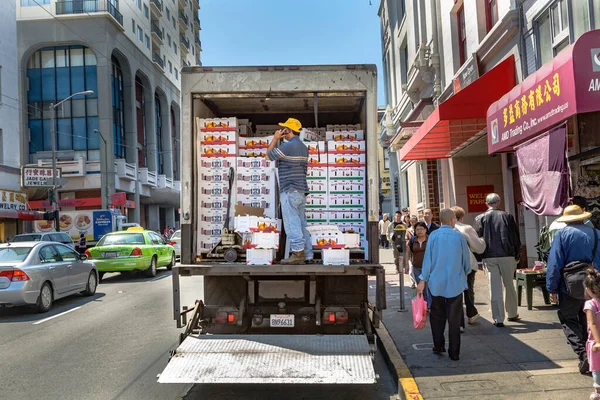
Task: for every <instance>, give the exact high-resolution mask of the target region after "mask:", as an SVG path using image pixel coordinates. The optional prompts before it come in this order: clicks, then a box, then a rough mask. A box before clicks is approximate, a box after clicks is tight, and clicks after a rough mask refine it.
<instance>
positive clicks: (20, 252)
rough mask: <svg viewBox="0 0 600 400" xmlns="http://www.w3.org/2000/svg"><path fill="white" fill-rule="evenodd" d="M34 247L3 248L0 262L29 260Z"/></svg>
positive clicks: (0, 250)
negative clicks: (28, 256) (28, 257)
mask: <svg viewBox="0 0 600 400" xmlns="http://www.w3.org/2000/svg"><path fill="white" fill-rule="evenodd" d="M31 249H32V247H2V248H0V262H3V263H4V262H22V261H24V260H25V259H26V258H27V255H28V254H29V252H30V251H31Z"/></svg>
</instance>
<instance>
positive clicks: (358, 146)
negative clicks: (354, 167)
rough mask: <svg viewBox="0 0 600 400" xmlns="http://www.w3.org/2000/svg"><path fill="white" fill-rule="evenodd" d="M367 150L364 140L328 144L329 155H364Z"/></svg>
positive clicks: (330, 142)
mask: <svg viewBox="0 0 600 400" xmlns="http://www.w3.org/2000/svg"><path fill="white" fill-rule="evenodd" d="M365 149H366V145H365V141H364V140H355V141H346V142H335V141H329V142H327V153H328V154H362V153H364V152H365Z"/></svg>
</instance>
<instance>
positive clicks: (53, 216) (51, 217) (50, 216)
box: [44, 211, 57, 221]
mask: <svg viewBox="0 0 600 400" xmlns="http://www.w3.org/2000/svg"><path fill="white" fill-rule="evenodd" d="M56 214H57V212H56V211H46V212H45V213H44V219H45V220H46V221H54V220H55V219H56Z"/></svg>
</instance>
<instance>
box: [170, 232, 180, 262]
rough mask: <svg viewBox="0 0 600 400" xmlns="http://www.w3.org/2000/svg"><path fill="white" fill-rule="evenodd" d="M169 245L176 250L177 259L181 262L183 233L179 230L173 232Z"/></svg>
mask: <svg viewBox="0 0 600 400" xmlns="http://www.w3.org/2000/svg"><path fill="white" fill-rule="evenodd" d="M169 244H170V245H171V246H173V248H174V249H175V259H177V260H181V231H180V230H177V231H175V232H173V235H172V236H171V238H170V239H169Z"/></svg>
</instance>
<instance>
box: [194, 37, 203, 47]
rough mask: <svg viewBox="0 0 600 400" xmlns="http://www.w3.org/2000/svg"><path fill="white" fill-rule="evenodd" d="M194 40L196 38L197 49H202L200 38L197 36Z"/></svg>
mask: <svg viewBox="0 0 600 400" xmlns="http://www.w3.org/2000/svg"><path fill="white" fill-rule="evenodd" d="M195 38H196V44H197V45H198V47H200V49H202V41H201V40H200V38H199V37H198V36H196V37H195Z"/></svg>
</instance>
